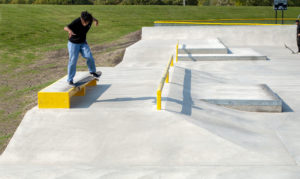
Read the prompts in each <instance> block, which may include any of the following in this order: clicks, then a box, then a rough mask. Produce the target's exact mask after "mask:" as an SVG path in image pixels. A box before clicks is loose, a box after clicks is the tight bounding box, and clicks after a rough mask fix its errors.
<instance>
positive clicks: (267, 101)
mask: <svg viewBox="0 0 300 179" xmlns="http://www.w3.org/2000/svg"><path fill="white" fill-rule="evenodd" d="M173 75H175V76H174V77H172V82H171V85H170V86H171V87H170V91H169V95H168V99H176V100H178V101H182V104H184V106H186V108H184V109H183V108H182V104H176V105H174V104H173V106H174V107H175V106H177V107H178V108H179V109H181V110H182V111H183V110H186V113H190V112H191V106H192V105H193V103H194V102H195V101H205V102H208V103H211V104H216V105H221V106H225V107H229V108H233V109H238V110H242V111H250V112H282V101H281V99H279V97H277V96H276V94H274V93H273V91H272V90H271V89H270V88H269V87H268V86H267V85H265V84H262V85H254V84H241V83H230V82H223V83H220V82H215V81H203V74H202V73H201V72H200V71H197V70H190V69H187V68H181V67H175V69H174V72H173ZM179 86H180V87H179ZM170 103H175V102H174V101H172V100H170ZM188 106H189V107H188ZM177 111H178V110H177ZM182 111H181V112H182Z"/></svg>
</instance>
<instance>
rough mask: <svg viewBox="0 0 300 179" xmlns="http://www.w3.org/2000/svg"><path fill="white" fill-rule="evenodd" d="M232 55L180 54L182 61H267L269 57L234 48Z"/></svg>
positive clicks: (249, 50) (179, 58) (250, 50)
mask: <svg viewBox="0 0 300 179" xmlns="http://www.w3.org/2000/svg"><path fill="white" fill-rule="evenodd" d="M230 52H231V53H230V54H179V55H178V60H182V61H226V60H267V57H266V56H264V55H261V54H260V53H258V52H256V51H254V50H253V49H251V48H232V49H230Z"/></svg>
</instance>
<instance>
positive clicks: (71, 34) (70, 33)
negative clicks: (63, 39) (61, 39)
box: [69, 30, 76, 38]
mask: <svg viewBox="0 0 300 179" xmlns="http://www.w3.org/2000/svg"><path fill="white" fill-rule="evenodd" d="M73 35H76V34H74V32H73V31H71V30H70V31H69V38H71V37H72V36H73Z"/></svg>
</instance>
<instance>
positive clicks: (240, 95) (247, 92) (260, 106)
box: [200, 84, 282, 112]
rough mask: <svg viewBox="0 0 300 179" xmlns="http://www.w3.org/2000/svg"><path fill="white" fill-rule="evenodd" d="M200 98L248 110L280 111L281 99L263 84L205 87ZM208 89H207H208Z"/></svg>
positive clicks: (212, 102)
mask: <svg viewBox="0 0 300 179" xmlns="http://www.w3.org/2000/svg"><path fill="white" fill-rule="evenodd" d="M206 90H207V91H205V92H203V94H202V95H203V96H206V97H205V98H202V99H200V100H202V101H206V102H209V103H211V104H216V105H221V106H225V107H229V108H233V109H238V110H242V111H249V112H282V101H281V100H280V99H279V98H278V96H276V94H275V93H274V92H273V91H272V90H271V89H270V88H269V87H268V86H267V85H265V84H261V85H252V86H249V85H247V86H234V85H216V86H214V87H207V88H206ZM208 90H209V91H208Z"/></svg>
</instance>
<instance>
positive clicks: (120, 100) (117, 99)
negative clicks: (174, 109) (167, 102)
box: [96, 97, 156, 103]
mask: <svg viewBox="0 0 300 179" xmlns="http://www.w3.org/2000/svg"><path fill="white" fill-rule="evenodd" d="M146 100H153V103H156V98H155V97H137V98H132V97H124V98H114V99H105V100H101V99H100V100H97V101H96V102H97V103H105V102H125V101H146Z"/></svg>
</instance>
